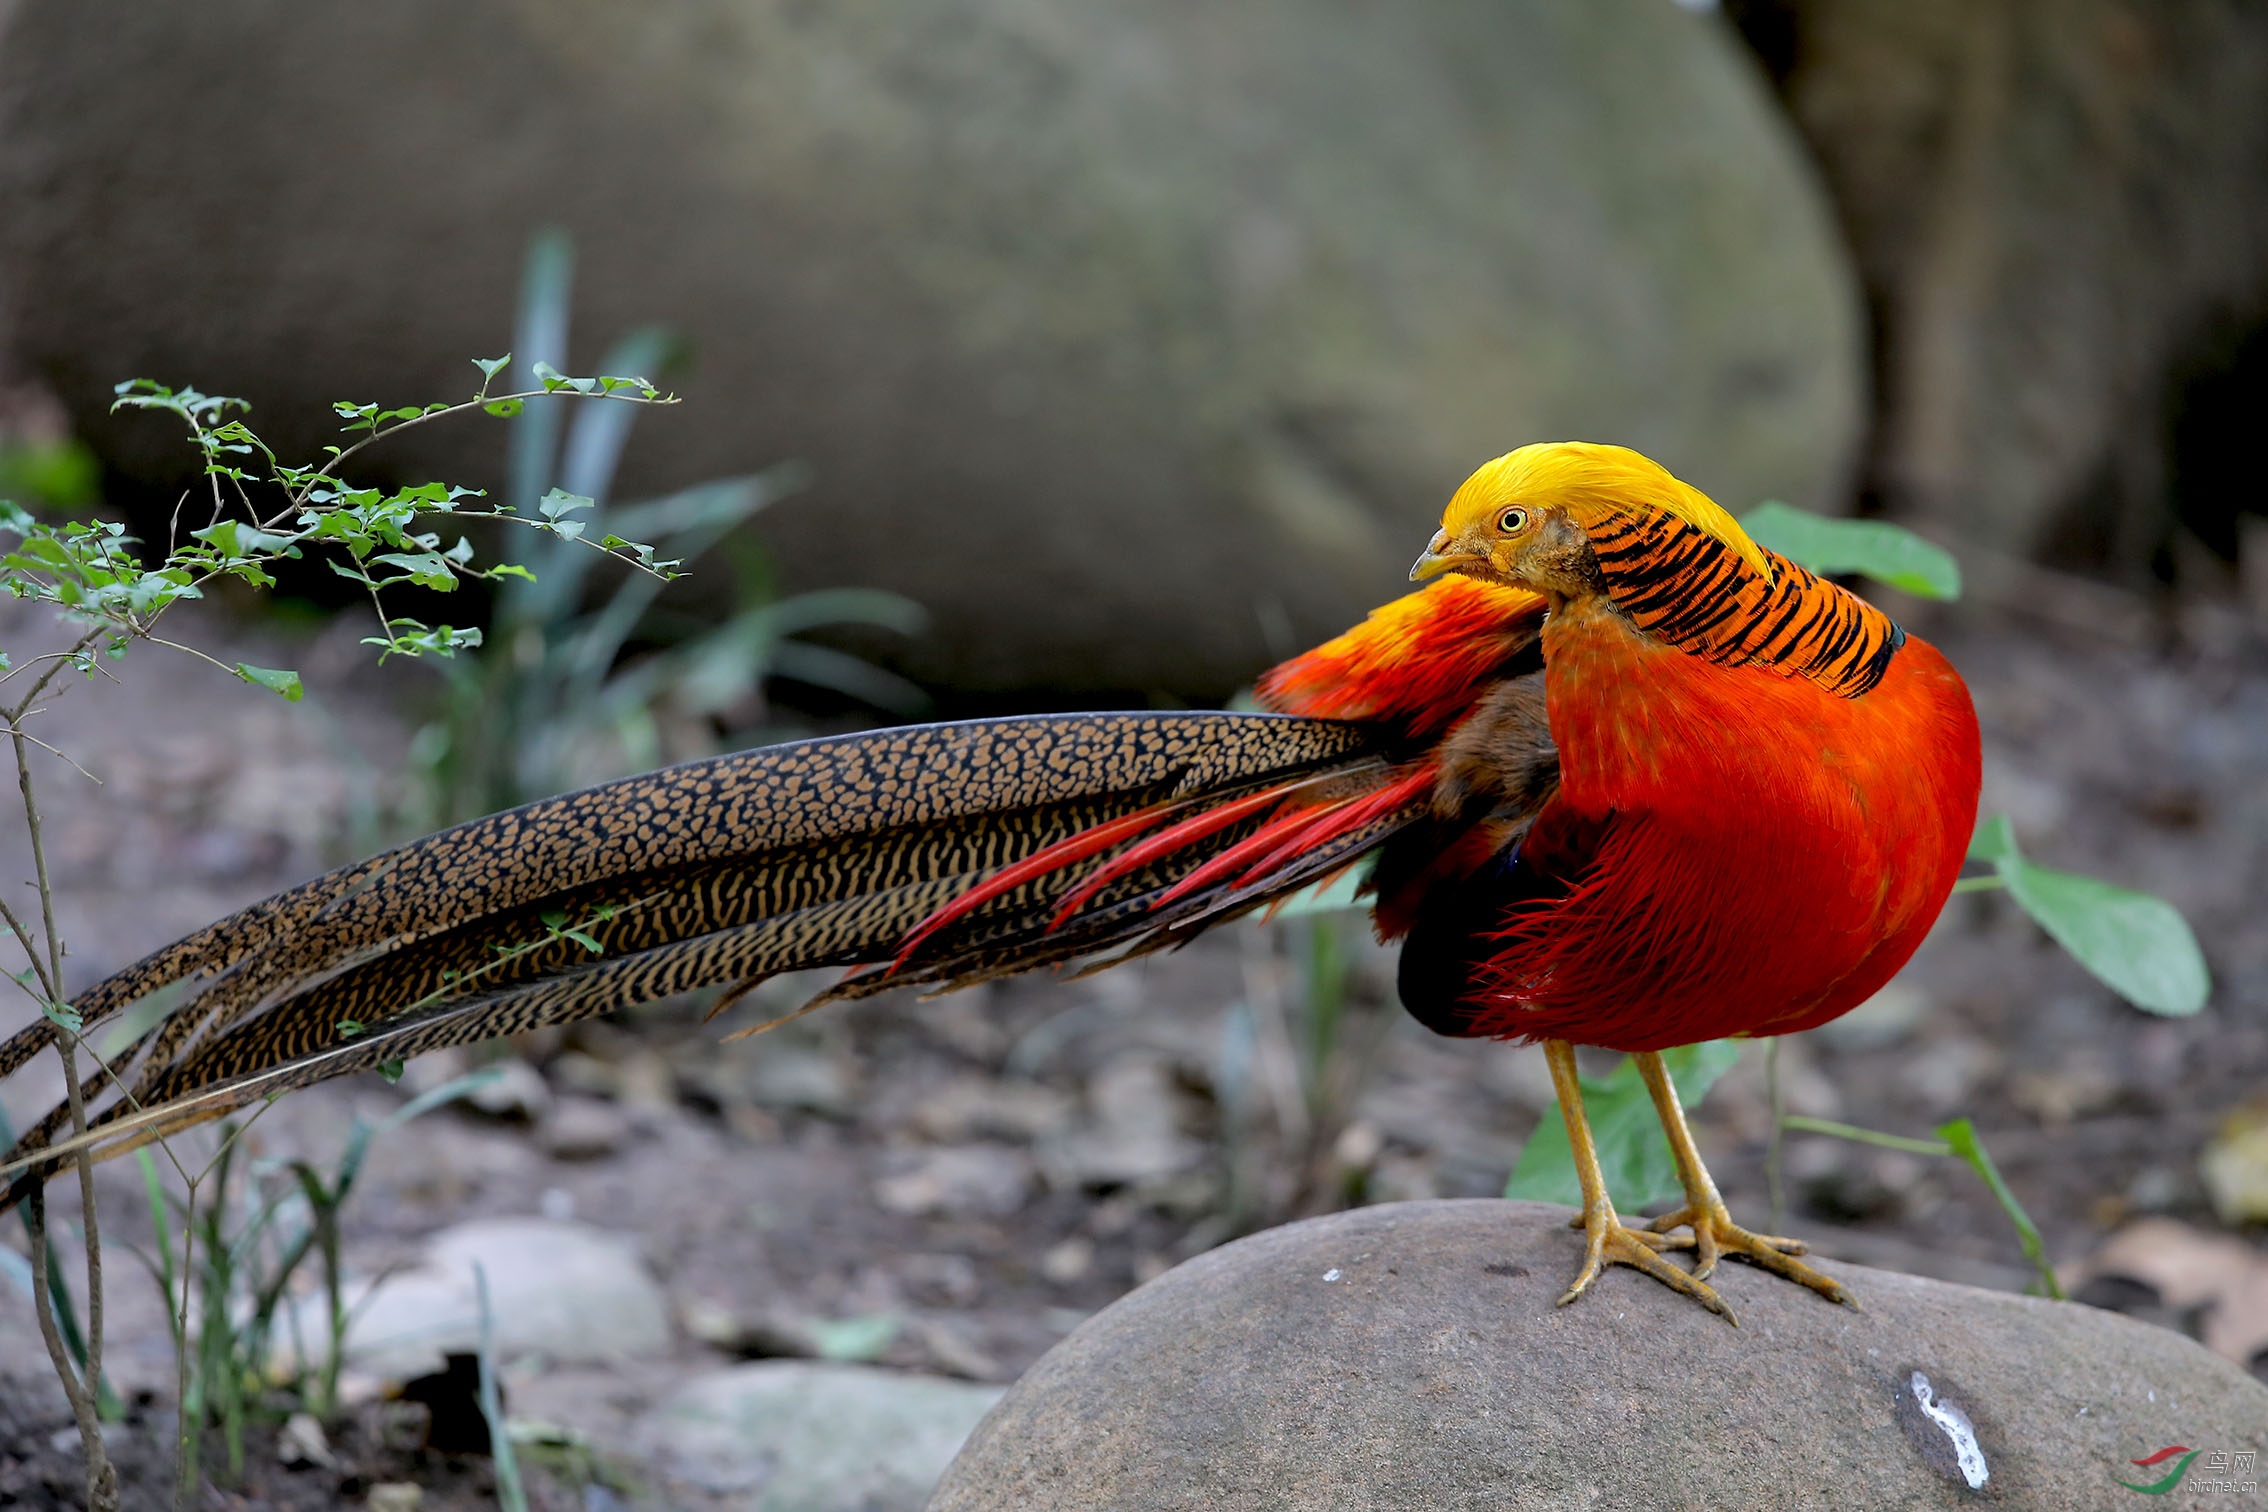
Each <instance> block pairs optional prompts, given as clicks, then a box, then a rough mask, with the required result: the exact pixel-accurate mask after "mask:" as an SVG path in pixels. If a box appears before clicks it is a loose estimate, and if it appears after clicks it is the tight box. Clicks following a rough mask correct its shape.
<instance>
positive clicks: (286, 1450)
mask: <svg viewBox="0 0 2268 1512" xmlns="http://www.w3.org/2000/svg"><path fill="white" fill-rule="evenodd" d="M276 1463H277V1464H279V1465H281V1466H283V1467H284V1468H285V1469H286V1470H297V1469H300V1468H301V1467H303V1466H307V1465H313V1466H315V1467H317V1468H318V1469H323V1470H335V1469H337V1468H338V1463H339V1462H338V1457H337V1456H336V1455H334V1454H332V1453H331V1441H330V1440H329V1439H328V1438H326V1437H324V1435H323V1425H322V1424H321V1423H319V1422H317V1421H316V1420H315V1418H314V1415H313V1414H311V1413H305V1412H295V1413H293V1414H292V1415H291V1416H290V1417H289V1418H286V1419H285V1420H284V1425H283V1432H281V1433H279V1434H277V1435H276Z"/></svg>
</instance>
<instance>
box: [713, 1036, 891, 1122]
mask: <svg viewBox="0 0 2268 1512" xmlns="http://www.w3.org/2000/svg"><path fill="white" fill-rule="evenodd" d="M744 1043H747V1044H748V1045H750V1046H751V1049H750V1050H749V1051H747V1052H744V1053H743V1054H742V1055H741V1056H740V1057H738V1058H736V1059H733V1060H730V1061H725V1062H721V1063H720V1064H719V1066H718V1075H719V1076H725V1075H728V1074H729V1076H730V1078H731V1079H732V1081H733V1082H734V1083H736V1084H737V1087H738V1090H739V1092H740V1095H741V1097H742V1099H744V1100H746V1101H749V1102H753V1103H755V1104H756V1105H757V1106H758V1107H760V1108H767V1109H769V1110H771V1111H772V1112H774V1113H816V1114H818V1115H820V1116H821V1117H823V1118H848V1117H850V1116H851V1114H852V1113H854V1112H856V1111H857V1102H856V1100H855V1099H854V1097H853V1096H852V1091H851V1079H850V1076H849V1075H848V1074H847V1073H846V1071H845V1069H844V1067H843V1065H842V1063H841V1062H839V1061H838V1060H836V1058H835V1057H834V1056H832V1055H829V1054H827V1053H826V1052H825V1051H823V1050H820V1049H818V1048H817V1047H815V1046H810V1045H799V1044H796V1043H795V1042H793V1041H792V1040H783V1041H781V1042H779V1043H777V1044H774V1043H771V1042H770V1041H768V1040H753V1041H746V1042H744ZM719 1100H720V1101H723V1100H724V1099H719Z"/></svg>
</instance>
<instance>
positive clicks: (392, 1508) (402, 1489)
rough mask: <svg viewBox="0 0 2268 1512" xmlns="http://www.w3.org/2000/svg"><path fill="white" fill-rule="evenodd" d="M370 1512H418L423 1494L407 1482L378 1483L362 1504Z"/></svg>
mask: <svg viewBox="0 0 2268 1512" xmlns="http://www.w3.org/2000/svg"><path fill="white" fill-rule="evenodd" d="M362 1504H363V1505H364V1506H365V1507H367V1508H369V1509H370V1512H418V1509H419V1508H421V1507H423V1506H424V1505H425V1492H424V1491H423V1490H421V1489H420V1488H418V1487H417V1486H416V1485H413V1484H412V1483H411V1482H409V1481H380V1482H379V1483H378V1484H377V1485H375V1486H372V1487H371V1488H370V1495H369V1496H368V1497H366V1498H365V1499H364V1501H363V1503H362Z"/></svg>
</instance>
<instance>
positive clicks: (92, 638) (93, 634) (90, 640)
mask: <svg viewBox="0 0 2268 1512" xmlns="http://www.w3.org/2000/svg"><path fill="white" fill-rule="evenodd" d="M101 639H102V631H101V630H99V629H96V630H89V631H88V632H87V633H86V634H84V635H82V636H80V637H79V640H78V643H77V644H76V645H74V646H72V647H71V649H70V650H68V651H65V652H62V653H60V654H59V655H58V656H57V657H56V659H55V660H54V661H53V663H52V664H51V665H50V666H49V667H48V668H47V669H46V670H45V671H43V672H41V673H40V674H39V677H38V679H37V680H36V681H34V682H33V683H32V685H31V690H30V691H29V692H27V693H26V694H24V696H23V697H22V698H21V699H19V700H17V702H16V704H15V706H14V707H13V708H8V709H0V720H6V721H7V722H8V723H10V724H13V723H15V722H16V721H17V720H19V719H22V718H23V717H24V711H25V710H27V709H29V708H30V707H31V706H32V700H33V699H35V698H37V697H39V695H40V693H41V692H42V691H43V690H44V689H45V688H46V687H47V685H48V684H49V683H50V682H52V681H54V679H55V674H56V673H58V672H60V671H62V670H63V668H64V666H65V665H66V664H68V663H71V662H75V661H77V660H78V659H79V657H80V656H81V655H82V654H84V653H85V651H86V649H87V648H88V647H89V646H91V645H93V644H94V643H95V642H96V641H98V640H101ZM24 665H25V666H27V667H28V666H30V665H32V663H30V662H26V663H24Z"/></svg>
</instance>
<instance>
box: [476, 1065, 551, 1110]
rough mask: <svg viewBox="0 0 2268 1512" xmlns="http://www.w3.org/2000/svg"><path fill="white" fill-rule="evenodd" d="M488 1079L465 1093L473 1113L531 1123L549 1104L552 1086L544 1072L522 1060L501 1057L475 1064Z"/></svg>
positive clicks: (478, 1072) (480, 1073)
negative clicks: (481, 1064)
mask: <svg viewBox="0 0 2268 1512" xmlns="http://www.w3.org/2000/svg"><path fill="white" fill-rule="evenodd" d="M476 1074H479V1075H483V1076H486V1077H487V1078H488V1079H487V1080H486V1081H484V1082H482V1083H481V1084H480V1085H479V1086H477V1087H475V1088H473V1090H472V1091H471V1092H470V1093H468V1094H467V1095H466V1097H465V1105H466V1106H467V1107H469V1108H471V1109H472V1110H473V1111H474V1112H476V1113H485V1114H486V1115H488V1116H489V1117H490V1118H501V1119H505V1120H507V1121H509V1122H512V1123H534V1122H536V1121H537V1120H538V1119H540V1118H542V1117H543V1115H544V1113H545V1112H546V1111H547V1110H548V1109H549V1108H550V1107H551V1088H550V1086H549V1085H547V1084H546V1083H545V1081H544V1079H543V1073H542V1072H540V1071H538V1070H536V1068H535V1067H533V1066H531V1065H529V1064H528V1063H527V1062H526V1061H524V1060H519V1059H517V1058H515V1059H511V1060H500V1061H494V1062H491V1063H490V1064H488V1065H485V1066H481V1067H479V1068H477V1073H476Z"/></svg>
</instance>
